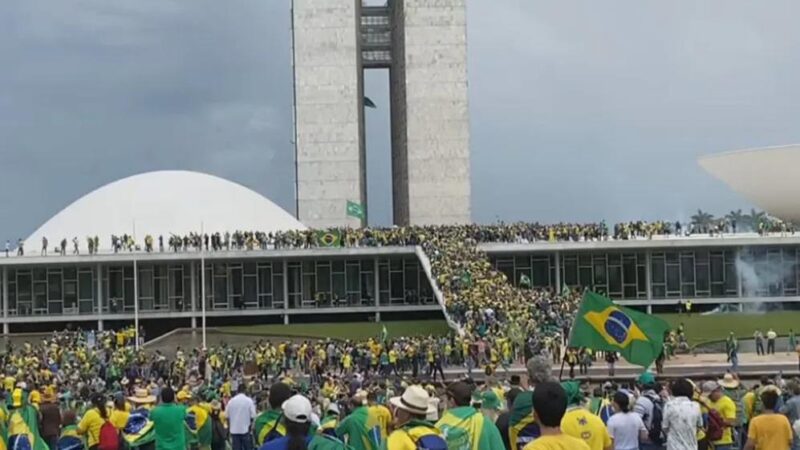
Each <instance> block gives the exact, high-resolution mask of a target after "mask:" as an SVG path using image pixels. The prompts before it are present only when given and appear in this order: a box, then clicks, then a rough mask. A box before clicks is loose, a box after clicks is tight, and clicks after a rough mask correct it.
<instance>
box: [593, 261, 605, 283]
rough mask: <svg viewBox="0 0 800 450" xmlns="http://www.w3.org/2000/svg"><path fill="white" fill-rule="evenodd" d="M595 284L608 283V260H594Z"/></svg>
mask: <svg viewBox="0 0 800 450" xmlns="http://www.w3.org/2000/svg"><path fill="white" fill-rule="evenodd" d="M594 284H596V285H598V284H599V285H601V286H602V285H605V284H606V262H605V261H604V260H601V259H595V260H594Z"/></svg>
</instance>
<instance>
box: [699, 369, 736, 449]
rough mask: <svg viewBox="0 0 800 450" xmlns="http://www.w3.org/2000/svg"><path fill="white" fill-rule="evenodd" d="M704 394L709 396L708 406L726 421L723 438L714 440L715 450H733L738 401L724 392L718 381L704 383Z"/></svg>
mask: <svg viewBox="0 0 800 450" xmlns="http://www.w3.org/2000/svg"><path fill="white" fill-rule="evenodd" d="M703 396H705V397H708V402H707V406H708V407H709V408H710V409H714V410H716V411H717V412H718V413H719V415H720V416H722V419H723V420H724V421H725V430H724V431H723V432H722V438H721V439H720V440H718V441H714V442H713V444H714V449H715V450H733V432H732V430H733V426H734V425H736V403H734V402H733V400H731V399H730V397H728V396H726V395H725V394H723V393H722V386H720V385H719V383H717V382H716V381H706V382H705V383H703Z"/></svg>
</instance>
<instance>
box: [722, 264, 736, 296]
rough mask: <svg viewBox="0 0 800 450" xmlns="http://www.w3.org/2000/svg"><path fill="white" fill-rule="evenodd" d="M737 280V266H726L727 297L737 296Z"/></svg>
mask: <svg viewBox="0 0 800 450" xmlns="http://www.w3.org/2000/svg"><path fill="white" fill-rule="evenodd" d="M736 280H737V277H736V266H734V265H733V264H725V292H726V294H727V295H737V291H738V283H737V281H736Z"/></svg>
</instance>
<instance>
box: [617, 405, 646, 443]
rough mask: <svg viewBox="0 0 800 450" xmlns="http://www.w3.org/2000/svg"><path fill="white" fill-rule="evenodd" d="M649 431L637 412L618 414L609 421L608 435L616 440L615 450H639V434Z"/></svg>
mask: <svg viewBox="0 0 800 450" xmlns="http://www.w3.org/2000/svg"><path fill="white" fill-rule="evenodd" d="M642 431H647V429H646V428H645V427H644V422H642V418H641V416H639V415H638V414H636V413H635V412H633V411H631V412H627V413H623V412H618V413H616V414H614V415H613V416H611V418H610V419H608V434H610V435H611V438H612V439H613V440H614V450H639V434H640V432H642Z"/></svg>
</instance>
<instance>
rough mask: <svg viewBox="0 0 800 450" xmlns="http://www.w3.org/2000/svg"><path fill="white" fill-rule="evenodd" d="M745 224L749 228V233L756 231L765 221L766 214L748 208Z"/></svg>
mask: <svg viewBox="0 0 800 450" xmlns="http://www.w3.org/2000/svg"><path fill="white" fill-rule="evenodd" d="M744 218H745V222H746V223H747V224H748V225H749V226H750V230H751V231H758V226H759V225H760V224H761V223H762V222H764V221H766V220H767V214H766V213H765V212H764V211H757V210H756V209H755V208H750V214H745V216H744Z"/></svg>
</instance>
